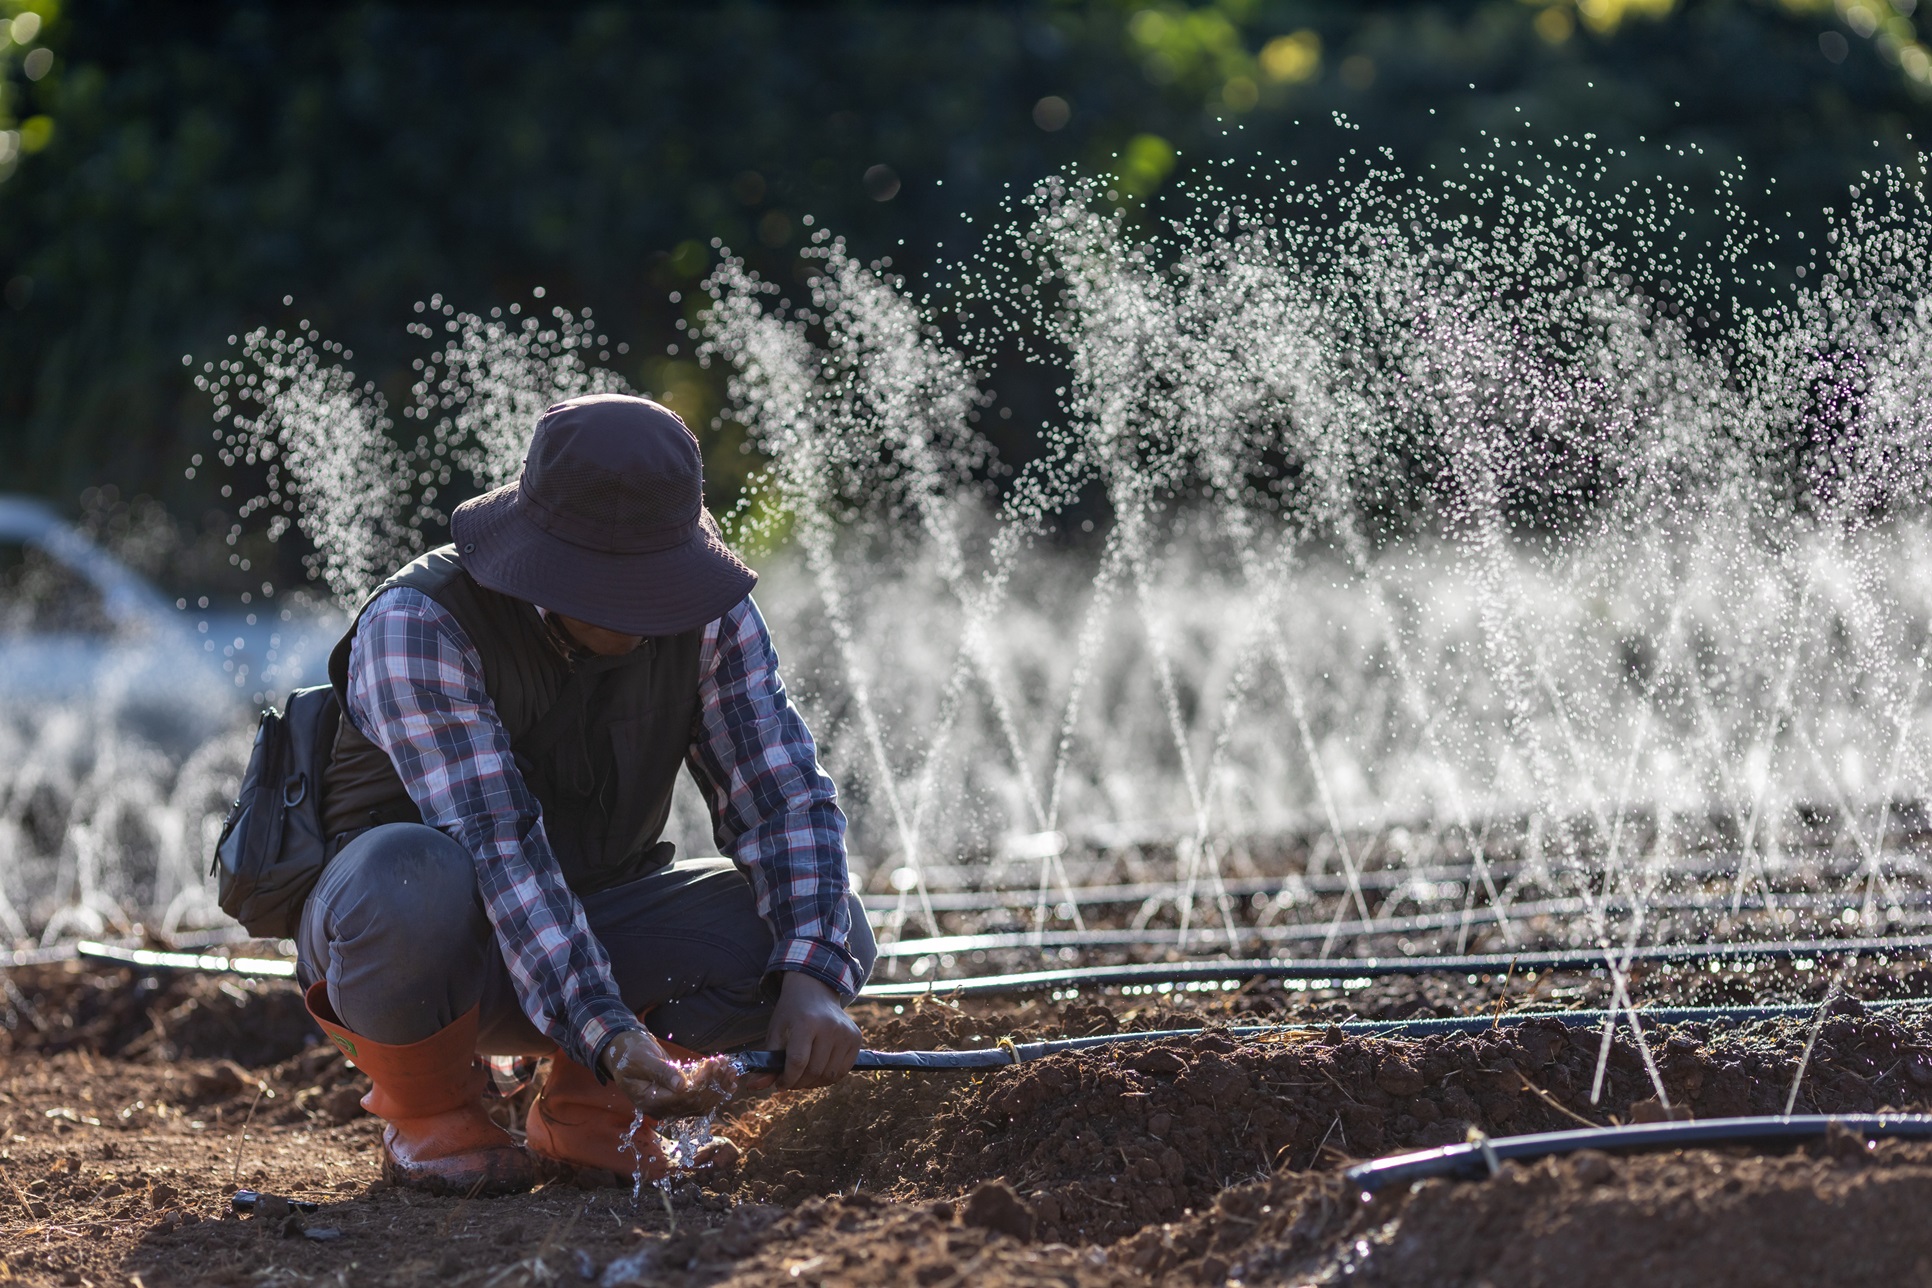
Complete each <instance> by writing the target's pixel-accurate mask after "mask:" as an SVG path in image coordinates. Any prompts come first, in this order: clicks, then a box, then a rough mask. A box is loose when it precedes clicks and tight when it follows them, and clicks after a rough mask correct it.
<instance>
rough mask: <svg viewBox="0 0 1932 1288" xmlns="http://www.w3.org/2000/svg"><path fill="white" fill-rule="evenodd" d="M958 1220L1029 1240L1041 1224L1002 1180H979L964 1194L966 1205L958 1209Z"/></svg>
mask: <svg viewBox="0 0 1932 1288" xmlns="http://www.w3.org/2000/svg"><path fill="white" fill-rule="evenodd" d="M959 1219H960V1221H961V1222H962V1223H963V1224H965V1225H973V1226H978V1227H979V1228H980V1229H982V1230H992V1231H994V1232H996V1233H999V1234H1010V1235H1012V1236H1013V1237H1014V1238H1015V1239H1019V1240H1022V1241H1025V1240H1028V1239H1031V1238H1032V1237H1033V1232H1034V1230H1035V1229H1036V1228H1038V1226H1039V1224H1040V1219H1039V1218H1038V1217H1037V1216H1035V1215H1034V1214H1033V1209H1032V1208H1030V1207H1028V1206H1027V1205H1026V1203H1025V1202H1024V1201H1023V1200H1022V1199H1021V1198H1020V1196H1019V1195H1017V1194H1015V1193H1014V1192H1013V1187H1012V1186H1011V1185H1008V1184H1007V1183H1006V1182H1005V1181H983V1182H981V1183H980V1185H979V1186H978V1187H977V1188H976V1189H974V1190H973V1192H972V1193H971V1194H969V1195H967V1196H966V1205H965V1206H964V1207H962V1208H961V1209H960V1210H959Z"/></svg>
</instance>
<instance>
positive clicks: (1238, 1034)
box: [734, 997, 1932, 1073]
mask: <svg viewBox="0 0 1932 1288" xmlns="http://www.w3.org/2000/svg"><path fill="white" fill-rule="evenodd" d="M1864 1005H1865V1009H1867V1010H1874V1011H1876V1010H1896V1009H1898V1008H1900V1007H1907V1006H1932V997H1911V998H1897V999H1893V1000H1888V1001H1882V1002H1868V1003H1865V1004H1864ZM1817 1013H1818V1007H1817V1006H1815V1005H1808V1006H1654V1007H1642V1008H1639V1009H1638V1011H1637V1016H1638V1018H1639V1019H1641V1020H1642V1021H1644V1022H1645V1023H1646V1024H1711V1025H1734V1024H1751V1023H1755V1022H1757V1021H1761V1020H1789V1019H1809V1018H1811V1017H1812V1016H1814V1015H1816V1014H1817ZM1627 1015H1628V1012H1625V1011H1510V1012H1506V1013H1504V1014H1502V1015H1500V1016H1490V1015H1459V1016H1453V1017H1450V1018H1447V1019H1421V1020H1344V1021H1342V1022H1340V1023H1336V1024H1324V1023H1322V1022H1320V1021H1316V1022H1314V1023H1304V1024H1249V1025H1235V1026H1231V1027H1227V1028H1215V1029H1208V1028H1198V1029H1157V1030H1150V1031H1147V1032H1141V1033H1103V1034H1099V1035H1097V1036H1095V1037H1087V1038H1056V1039H1054V1040H1052V1041H1048V1042H1002V1043H1001V1044H1000V1045H998V1046H994V1047H976V1048H973V1049H971V1050H966V1051H872V1050H865V1051H861V1052H859V1058H858V1061H857V1062H856V1063H855V1064H854V1065H853V1066H852V1067H853V1068H855V1069H911V1070H920V1069H1004V1068H1007V1067H1009V1066H1011V1065H1016V1064H1026V1063H1027V1062H1029V1061H1032V1060H1041V1059H1045V1058H1046V1057H1047V1056H1050V1055H1061V1054H1063V1053H1065V1052H1068V1051H1087V1050H1091V1049H1093V1048H1095V1047H1109V1046H1122V1045H1126V1044H1129V1043H1135V1042H1161V1041H1169V1040H1177V1039H1183V1038H1192V1037H1199V1036H1200V1035H1201V1034H1203V1033H1225V1034H1227V1035H1228V1036H1229V1037H1234V1038H1267V1037H1283V1036H1287V1035H1289V1034H1312V1033H1319V1032H1324V1031H1326V1030H1328V1029H1339V1030H1341V1032H1342V1033H1343V1034H1344V1035H1346V1036H1349V1037H1423V1036H1426V1035H1428V1034H1431V1033H1480V1032H1482V1031H1483V1030H1485V1029H1492V1028H1504V1029H1513V1028H1520V1027H1521V1026H1523V1025H1525V1024H1529V1023H1532V1022H1537V1021H1552V1020H1553V1021H1555V1022H1556V1023H1558V1024H1561V1025H1563V1026H1564V1027H1566V1028H1593V1027H1596V1026H1598V1025H1601V1024H1603V1023H1604V1021H1605V1020H1606V1019H1615V1020H1617V1021H1618V1022H1627V1019H1626V1017H1627ZM734 1058H735V1059H736V1060H737V1061H738V1063H739V1064H740V1065H742V1066H743V1068H744V1069H745V1071H746V1072H747V1073H776V1072H777V1071H779V1070H780V1069H783V1068H784V1067H785V1053H784V1052H783V1051H741V1052H739V1053H738V1054H737V1055H736V1056H735V1057H734Z"/></svg>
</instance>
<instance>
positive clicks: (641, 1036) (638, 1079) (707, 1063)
mask: <svg viewBox="0 0 1932 1288" xmlns="http://www.w3.org/2000/svg"><path fill="white" fill-rule="evenodd" d="M604 1072H606V1073H608V1074H610V1076H611V1079H612V1081H614V1082H616V1083H617V1085H618V1086H619V1087H620V1088H622V1089H623V1092H624V1094H625V1095H626V1096H629V1097H630V1100H631V1103H632V1104H633V1105H636V1106H637V1108H638V1109H639V1110H640V1111H641V1112H642V1113H644V1114H645V1115H646V1116H647V1117H650V1118H656V1119H659V1120H660V1121H661V1120H663V1119H666V1118H695V1117H698V1116H700V1115H703V1114H708V1113H710V1112H711V1111H712V1110H713V1109H716V1108H717V1107H718V1106H719V1105H722V1104H723V1103H724V1102H725V1101H727V1100H729V1099H731V1097H732V1096H734V1095H736V1094H737V1091H738V1074H737V1071H736V1069H735V1068H734V1067H733V1065H732V1063H731V1057H730V1056H723V1055H714V1056H712V1057H711V1058H710V1059H708V1060H700V1061H698V1062H697V1063H695V1064H682V1065H681V1064H678V1063H677V1062H676V1061H674V1060H672V1059H670V1057H668V1056H667V1055H665V1053H664V1048H663V1047H661V1046H659V1045H658V1044H657V1039H656V1038H654V1037H652V1036H651V1035H650V1034H649V1033H648V1032H646V1031H645V1030H643V1029H632V1030H629V1031H627V1032H624V1033H620V1034H618V1035H617V1036H616V1037H614V1038H612V1039H611V1040H610V1044H609V1045H608V1046H606V1047H605V1048H604Z"/></svg>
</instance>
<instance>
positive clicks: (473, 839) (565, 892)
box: [348, 587, 860, 1076]
mask: <svg viewBox="0 0 1932 1288" xmlns="http://www.w3.org/2000/svg"><path fill="white" fill-rule="evenodd" d="M698 701H699V717H698V728H697V731H696V738H695V740H694V741H693V743H692V745H691V747H690V749H689V750H688V752H687V755H686V762H687V764H688V765H689V767H690V770H691V775H692V777H693V778H694V779H695V780H696V781H697V783H698V786H699V787H700V788H701V789H702V790H703V793H704V796H705V800H706V802H707V804H708V805H709V806H710V808H711V818H712V824H713V828H714V832H715V836H716V839H717V843H718V847H719V849H720V850H722V851H723V852H724V853H725V854H728V855H730V856H731V857H732V858H733V859H735V860H736V861H737V862H738V863H739V864H740V865H741V866H742V867H743V868H744V869H745V870H746V871H747V872H748V873H749V874H750V877H751V882H752V887H753V890H754V892H755V894H756V896H757V901H758V912H759V915H760V916H762V917H764V918H765V919H766V921H768V922H769V923H771V926H772V930H773V936H774V938H775V940H776V945H775V946H774V948H773V950H772V955H771V959H770V962H769V964H768V969H770V970H774V971H791V970H795V971H800V972H803V973H804V974H807V975H810V976H812V977H813V978H815V979H818V980H821V981H823V982H824V983H826V984H828V985H830V986H831V987H832V988H833V989H835V990H836V991H837V992H838V993H839V995H840V996H841V997H843V998H846V999H848V1000H849V999H850V998H851V997H852V996H853V995H854V994H855V993H857V991H858V989H859V985H860V979H859V971H858V967H857V965H856V964H855V963H854V962H853V960H852V956H851V954H850V953H849V952H848V951H847V949H846V935H847V931H848V930H849V928H850V921H849V914H848V913H847V906H846V903H845V897H846V893H847V890H848V881H847V876H846V868H845V816H844V815H843V814H842V813H841V812H840V811H839V807H838V805H837V804H836V803H835V799H834V789H833V786H832V780H831V779H830V778H828V777H826V776H825V774H824V773H823V771H821V770H820V769H819V767H818V757H817V751H816V748H815V747H814V746H813V743H812V735H811V732H810V731H809V730H808V729H806V727H805V722H804V721H803V720H802V719H801V718H800V717H799V714H798V711H797V710H796V708H794V707H793V706H792V705H791V703H790V702H789V701H787V699H786V697H785V688H784V685H783V684H782V683H781V682H780V680H779V678H778V655H777V653H776V652H775V651H774V650H773V648H772V644H771V636H770V634H769V633H768V632H767V631H766V629H765V620H764V618H763V617H762V616H760V615H759V612H758V608H757V606H756V605H755V604H753V603H752V602H751V600H750V599H748V598H747V599H745V600H743V601H741V602H740V603H739V604H738V605H737V606H736V607H735V608H733V609H731V611H729V612H727V613H726V614H725V615H724V616H723V617H722V618H720V619H718V620H717V621H714V622H712V623H710V624H709V625H707V626H706V627H705V628H704V639H703V643H702V645H701V648H700V651H699V654H698ZM348 715H349V718H350V719H351V720H352V721H353V722H354V723H355V726H356V728H357V729H359V730H361V731H362V733H363V734H364V735H365V736H366V737H368V738H369V739H370V740H371V741H372V742H374V743H375V744H376V745H377V746H379V747H381V748H382V749H383V750H384V751H385V752H387V753H388V754H389V758H390V760H391V761H393V762H394V764H395V766H396V770H397V772H398V773H399V774H400V775H401V776H402V781H403V786H404V787H405V788H406V789H407V790H408V792H409V795H410V798H411V799H412V800H414V801H415V802H416V805H417V807H418V808H419V809H420V810H421V811H422V815H423V821H424V822H425V823H427V824H429V825H430V826H431V827H435V828H438V829H440V830H441V831H443V832H446V833H448V834H449V835H450V836H451V837H453V838H455V839H456V840H457V841H459V842H461V843H462V844H463V846H464V847H465V848H466V849H468V850H469V852H470V853H471V854H472V855H474V856H475V858H476V873H477V886H478V889H479V890H480V891H481V893H482V898H483V906H484V908H485V910H486V911H487V913H488V915H489V918H490V923H491V924H492V925H493V926H494V927H495V928H496V936H497V942H498V944H499V945H500V946H501V947H502V951H503V960H504V961H505V963H507V965H508V966H509V971H510V979H511V981H512V983H513V984H514V985H515V988H516V992H517V998H518V1000H519V1001H520V1002H521V1004H522V1006H523V1011H524V1013H525V1014H526V1015H528V1016H529V1017H530V1020H531V1022H532V1023H534V1024H535V1025H536V1026H537V1028H538V1029H539V1030H541V1031H542V1032H543V1033H544V1034H545V1035H547V1036H548V1037H550V1038H552V1039H553V1040H555V1041H556V1043H557V1044H558V1045H559V1046H561V1047H563V1048H564V1050H565V1051H566V1052H568V1053H569V1054H570V1056H571V1058H572V1059H574V1060H576V1061H578V1062H579V1063H581V1064H583V1065H585V1066H586V1067H588V1068H591V1069H597V1068H598V1064H597V1059H598V1057H599V1056H600V1055H601V1054H602V1052H603V1049H604V1046H605V1044H606V1043H608V1042H609V1041H610V1039H612V1038H613V1037H615V1036H617V1034H619V1033H621V1032H624V1031H626V1030H632V1029H637V1028H640V1027H642V1026H641V1025H640V1024H639V1023H638V1021H637V1017H636V1016H635V1015H633V1014H632V1013H631V1010H630V1008H629V1007H627V1006H625V1005H624V1003H623V1001H622V1000H621V999H620V998H619V997H618V994H617V985H616V983H615V982H614V981H613V980H612V978H611V973H610V961H609V958H608V957H607V956H606V955H605V953H604V947H603V945H602V944H600V943H599V942H598V941H597V938H596V936H594V935H593V934H591V931H590V927H589V925H588V923H587V922H586V921H585V919H584V911H583V907H582V906H581V905H580V904H579V903H578V902H577V896H576V895H575V894H573V893H572V892H571V890H570V888H569V887H568V886H567V885H565V884H564V879H563V874H562V873H561V871H560V870H559V869H558V867H557V860H556V857H555V855H553V854H552V853H551V849H550V842H549V840H548V838H547V837H546V836H545V835H544V830H543V819H542V818H541V816H540V812H539V809H538V805H537V801H536V798H535V797H534V796H533V795H531V793H530V789H529V788H528V787H527V786H525V784H524V781H523V776H522V775H521V774H520V773H518V772H517V768H516V762H515V760H514V759H513V758H512V755H511V751H510V737H509V734H508V733H507V732H506V731H505V730H504V728H503V724H502V722H501V721H500V720H498V719H497V714H496V707H495V704H494V703H492V702H491V701H490V696H489V694H488V693H487V692H485V691H484V687H483V662H482V658H481V657H480V656H478V654H477V652H476V650H475V648H474V647H472V646H471V644H470V642H469V638H468V637H467V636H466V635H465V634H464V632H463V628H462V627H461V626H460V625H458V624H457V621H456V619H455V618H454V617H452V616H451V615H450V614H449V612H448V611H447V610H445V609H444V608H443V607H442V606H441V605H440V604H438V603H436V601H435V600H433V599H431V598H429V596H427V595H425V594H423V593H422V592H421V591H418V590H414V589H411V588H409V587H396V588H393V589H391V590H388V591H385V592H384V593H383V594H381V595H379V596H377V598H376V599H375V601H374V602H373V603H371V604H370V605H369V607H368V608H367V609H366V610H365V611H364V613H363V614H362V619H361V622H360V624H359V625H358V626H357V628H356V635H355V640H354V642H353V643H352V644H351V646H350V652H349V684H348ZM600 1076H601V1073H600Z"/></svg>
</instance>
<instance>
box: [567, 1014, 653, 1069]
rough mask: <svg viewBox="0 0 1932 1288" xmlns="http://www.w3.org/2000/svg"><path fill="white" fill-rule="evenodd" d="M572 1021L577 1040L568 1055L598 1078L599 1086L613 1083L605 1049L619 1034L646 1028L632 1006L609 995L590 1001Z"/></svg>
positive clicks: (572, 1028)
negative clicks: (605, 1062) (607, 1066)
mask: <svg viewBox="0 0 1932 1288" xmlns="http://www.w3.org/2000/svg"><path fill="white" fill-rule="evenodd" d="M571 1020H572V1022H571V1031H572V1032H573V1033H575V1034H576V1036H577V1040H576V1042H575V1044H574V1046H573V1049H572V1050H570V1051H569V1052H566V1054H568V1055H569V1056H570V1058H571V1059H573V1060H575V1061H576V1062H577V1063H578V1064H581V1065H583V1066H584V1067H585V1068H586V1069H589V1070H590V1071H591V1072H592V1073H594V1074H596V1075H597V1080H598V1081H599V1082H609V1081H610V1079H609V1078H608V1077H606V1076H605V1074H604V1064H603V1060H604V1048H605V1047H606V1046H609V1045H610V1040H611V1039H612V1038H614V1037H616V1036H617V1035H618V1034H619V1033H629V1032H632V1031H633V1030H636V1029H641V1028H643V1027H644V1025H643V1023H642V1022H641V1021H639V1020H638V1018H637V1016H636V1015H635V1014H633V1013H632V1012H631V1009H630V1008H629V1007H628V1006H625V1005H624V1003H623V1002H621V1001H619V1000H618V999H617V998H615V997H613V996H610V995H609V994H606V995H604V996H601V997H593V998H590V999H589V1000H588V1001H586V1002H585V1003H584V1004H583V1005H582V1006H581V1007H579V1008H578V1011H577V1014H576V1015H574V1016H572V1017H571Z"/></svg>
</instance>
